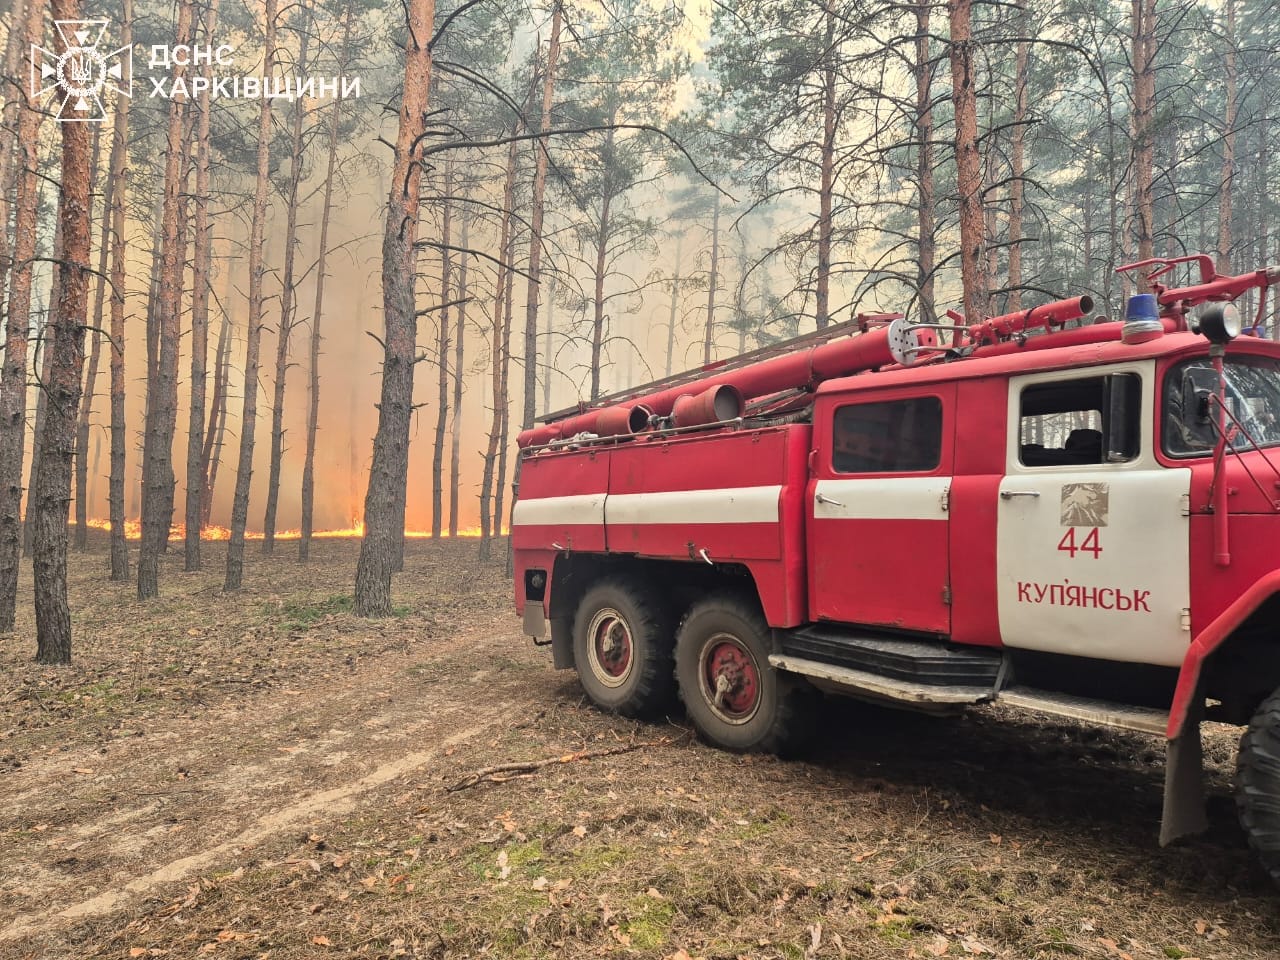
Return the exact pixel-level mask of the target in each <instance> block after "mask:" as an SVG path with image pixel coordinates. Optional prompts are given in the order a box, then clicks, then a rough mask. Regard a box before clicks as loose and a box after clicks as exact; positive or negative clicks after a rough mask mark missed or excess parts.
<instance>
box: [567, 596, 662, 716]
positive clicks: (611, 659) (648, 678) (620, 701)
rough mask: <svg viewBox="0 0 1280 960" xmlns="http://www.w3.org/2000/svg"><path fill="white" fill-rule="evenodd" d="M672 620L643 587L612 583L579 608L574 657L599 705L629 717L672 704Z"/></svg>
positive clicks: (584, 684) (584, 685) (652, 712)
mask: <svg viewBox="0 0 1280 960" xmlns="http://www.w3.org/2000/svg"><path fill="white" fill-rule="evenodd" d="M673 633H674V630H673V629H672V625H671V618H670V617H669V615H668V614H667V613H666V611H665V610H664V609H663V607H662V606H661V605H660V604H659V603H658V602H657V601H656V600H654V599H653V598H651V597H650V596H649V595H648V594H647V593H646V592H645V591H644V590H643V589H642V588H641V587H640V586H639V585H638V584H634V583H631V582H629V581H624V580H622V579H609V580H604V581H602V582H601V583H598V584H596V586H594V587H592V588H591V589H590V590H588V591H587V592H586V594H585V595H584V596H583V598H582V602H581V603H579V604H578V612H577V616H576V617H575V618H574V622H573V655H574V662H575V663H576V664H577V667H578V679H579V680H580V681H581V683H582V688H583V689H584V690H586V692H587V696H588V697H590V698H591V700H592V702H593V703H595V704H596V706H598V707H601V708H603V709H605V710H610V711H613V712H616V713H620V714H623V715H624V716H628V717H640V716H654V715H656V714H660V713H661V712H662V711H663V710H665V709H666V708H668V707H669V706H671V704H672V702H673V701H674V699H675V685H674V682H673V681H672V677H671V648H672V645H673V643H674V640H673Z"/></svg>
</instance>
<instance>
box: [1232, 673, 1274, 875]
mask: <svg viewBox="0 0 1280 960" xmlns="http://www.w3.org/2000/svg"><path fill="white" fill-rule="evenodd" d="M1236 805H1237V808H1238V809H1239V811H1240V825H1241V826H1243V827H1244V832H1245V834H1246V835H1247V836H1248V838H1249V846H1251V847H1252V848H1253V851H1254V853H1256V854H1257V855H1258V859H1259V860H1261V861H1262V866H1263V867H1264V868H1265V869H1266V871H1267V872H1268V873H1269V874H1271V878H1272V879H1273V880H1275V881H1276V882H1277V883H1280V690H1277V691H1276V692H1275V693H1273V694H1271V696H1269V697H1268V698H1267V699H1266V700H1264V701H1263V702H1262V706H1260V707H1259V708H1258V712H1257V713H1255V714H1254V715H1253V719H1252V720H1251V721H1250V722H1249V729H1248V730H1246V731H1245V733H1244V736H1243V737H1241V738H1240V753H1239V756H1238V757H1237V760H1236Z"/></svg>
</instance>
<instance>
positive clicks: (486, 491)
mask: <svg viewBox="0 0 1280 960" xmlns="http://www.w3.org/2000/svg"><path fill="white" fill-rule="evenodd" d="M611 133H612V132H611ZM515 188H516V143H515V141H514V140H512V142H511V144H510V146H509V147H508V148H507V176H506V181H505V183H504V185H503V189H502V225H501V228H500V230H499V236H500V238H501V239H500V241H499V243H498V250H499V251H501V263H500V264H499V265H498V273H497V276H496V277H495V279H494V285H493V290H494V293H493V328H492V334H491V336H490V351H491V352H490V358H489V363H490V371H489V372H490V376H489V381H490V385H491V388H492V391H493V419H492V420H491V421H490V426H489V442H488V445H487V446H486V447H485V453H484V468H483V470H482V472H481V476H480V559H481V560H488V559H489V558H490V557H491V556H492V543H491V539H492V537H494V536H496V532H495V531H494V523H493V520H494V512H493V511H492V507H493V502H494V500H495V499H496V497H495V493H496V491H495V490H494V473H495V468H496V467H497V461H498V445H499V443H500V438H501V436H502V417H503V414H504V411H505V410H506V406H507V396H506V389H505V383H504V373H505V370H506V364H507V358H506V350H505V348H504V346H503V333H502V331H503V327H504V323H503V315H504V303H505V299H504V297H505V294H506V291H507V289H508V287H507V273H508V266H507V265H508V264H509V263H510V262H511V261H510V256H509V254H510V252H511V215H512V208H513V207H514V206H515ZM602 209H604V210H606V211H607V210H608V195H607V194H606V195H605V203H604V206H603V208H602ZM603 219H604V218H602V220H603ZM604 236H605V232H604V231H603V230H602V231H601V233H600V237H601V238H603V237H604ZM596 264H597V270H596V297H597V299H596V317H597V321H596V323H597V326H596V338H595V340H593V344H592V357H593V360H592V365H591V373H592V397H593V398H594V397H596V396H598V395H599V392H600V367H599V360H598V358H599V330H600V324H602V323H603V320H602V319H601V318H602V314H601V307H602V303H603V301H602V297H603V291H602V284H603V282H604V256H603V254H600V255H599V256H598V257H597V259H596Z"/></svg>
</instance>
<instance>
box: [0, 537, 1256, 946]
mask: <svg viewBox="0 0 1280 960" xmlns="http://www.w3.org/2000/svg"><path fill="white" fill-rule="evenodd" d="M105 546H106V544H105V540H103V541H101V542H97V543H96V544H95V552H94V553H91V554H90V555H88V556H82V557H76V558H73V562H72V590H73V600H74V604H75V608H76V620H77V629H76V638H77V640H76V642H77V648H76V651H75V664H74V665H73V666H71V667H69V668H62V669H52V668H41V667H37V666H35V665H34V664H33V663H32V662H31V657H32V655H33V653H34V639H33V638H32V625H31V621H30V613H29V610H26V611H23V612H22V613H20V621H19V635H18V636H16V637H13V638H6V639H4V640H0V658H2V664H0V666H2V668H3V675H4V678H5V679H4V681H3V682H0V782H2V783H3V790H0V924H3V927H2V928H0V958H35V957H40V958H45V957H49V958H55V957H56V958H63V957H66V958H72V957H74V958H92V957H111V958H115V957H150V956H156V957H206V956H208V957H215V958H217V957H222V958H231V957H246V958H247V957H276V958H302V957H307V958H311V957H326V956H333V957H346V956H355V957H387V958H391V957H416V958H428V957H429V958H440V960H444V958H460V957H476V956H488V957H516V958H533V957H564V958H575V960H576V958H585V957H597V956H602V957H618V958H677V960H684V958H686V957H687V958H696V957H705V958H738V957H749V958H753V960H754V958H774V957H785V958H815V957H823V958H827V957H830V958H837V957H859V958H880V957H888V958H909V957H921V958H927V957H935V956H951V957H959V956H971V957H982V956H994V957H1010V958H1035V957H1041V958H1050V957H1068V956H1082V957H1098V958H1125V957H1129V958H1132V960H1139V958H1145V957H1167V958H1188V957H1198V958H1202V960H1208V958H1222V960H1241V958H1264V957H1268V958H1271V957H1277V956H1280V910H1277V904H1278V903H1280V891H1277V890H1275V889H1273V888H1272V886H1271V885H1270V883H1269V882H1268V881H1267V880H1266V878H1265V877H1264V876H1263V874H1262V872H1261V871H1260V870H1259V869H1257V868H1256V867H1255V866H1254V865H1253V864H1252V862H1251V860H1250V857H1249V855H1248V853H1247V851H1246V850H1245V848H1244V841H1243V837H1242V835H1241V833H1240V830H1239V828H1238V827H1237V826H1236V824H1235V817H1234V809H1233V805H1232V802H1231V799H1230V775H1231V767H1232V765H1233V763H1234V743H1235V738H1236V735H1237V732H1236V731H1233V730H1231V729H1229V728H1225V727H1222V728H1214V729H1213V730H1212V731H1211V732H1210V734H1209V736H1208V742H1207V748H1208V752H1209V754H1210V758H1211V759H1210V763H1211V764H1212V781H1213V782H1212V789H1213V792H1214V796H1213V799H1212V802H1211V809H1210V818H1211V821H1212V829H1211V830H1210V832H1209V834H1208V835H1207V836H1205V837H1204V838H1202V839H1199V840H1197V841H1195V842H1193V843H1189V844H1184V845H1181V846H1176V847H1173V848H1170V849H1166V850H1161V849H1160V848H1159V847H1158V846H1157V844H1156V829H1157V821H1158V817H1159V812H1160V786H1161V767H1160V760H1161V756H1160V751H1161V744H1160V743H1159V742H1158V741H1157V740H1156V739H1154V738H1149V737H1144V736H1141V735H1137V734H1126V733H1116V732H1100V731H1098V730H1095V729H1091V728H1087V727H1083V726H1077V725H1074V724H1071V723H1065V722H1057V721H1052V720H1047V719H1042V720H1037V719H1036V718H1034V717H1029V716H1025V715H1017V714H1012V713H1007V714H996V713H994V712H981V711H974V712H972V713H970V714H968V715H966V716H963V717H959V718H950V719H933V718H926V717H919V716H914V715H910V714H902V713H893V712H888V711H884V710H878V709H873V708H870V707H862V706H858V705H856V704H851V703H847V702H832V703H828V704H827V705H826V707H825V719H826V723H825V734H824V735H823V737H822V738H821V739H820V740H819V741H817V742H815V743H814V744H813V749H812V751H811V755H810V756H809V757H808V759H806V760H804V761H792V762H783V761H780V760H777V759H774V758H771V757H738V756H733V755H729V754H725V753H720V752H717V751H715V750H712V749H709V748H707V747H705V746H702V745H700V744H699V743H698V742H697V741H696V740H695V738H694V737H693V736H692V735H691V733H690V731H689V729H688V727H687V724H686V723H685V721H684V719H683V718H682V717H672V718H670V719H669V720H668V721H667V722H665V723H658V724H638V723H634V722H631V721H628V720H624V719H620V718H617V717H610V716H605V715H603V714H601V713H598V712H597V711H595V710H594V709H592V708H591V707H590V706H589V705H588V704H587V703H586V702H585V701H584V699H583V696H582V693H581V689H580V687H579V686H578V684H577V681H576V680H575V678H574V677H573V675H572V674H569V673H557V672H555V671H553V670H552V669H551V668H550V661H549V656H548V655H547V654H546V652H545V651H543V650H539V649H536V648H534V647H533V646H532V645H531V644H529V642H528V641H526V640H524V639H523V638H522V637H521V635H520V631H519V624H518V621H517V620H516V619H515V617H514V615H513V614H512V613H511V611H510V602H509V600H508V595H509V585H508V584H507V582H506V581H505V580H504V579H503V577H502V575H501V566H500V565H492V566H490V565H484V566H482V565H479V564H477V563H476V561H475V552H476V544H475V542H474V541H459V542H456V543H444V544H439V545H432V544H430V543H426V542H421V541H411V542H410V543H409V545H408V557H407V562H406V571H405V572H404V573H403V574H402V575H400V576H398V577H397V582H396V589H395V595H396V598H397V601H396V602H397V603H398V604H400V605H401V606H400V607H399V608H398V611H397V616H395V617H393V618H390V619H387V620H383V621H372V622H370V621H362V620H359V619H357V618H355V617H353V616H352V615H351V614H350V612H349V607H350V600H349V596H350V589H351V587H350V585H351V582H352V579H353V570H354V563H355V556H356V550H357V545H356V544H355V543H354V542H352V541H332V540H326V541H320V542H318V543H317V544H316V545H315V547H314V548H313V561H312V563H311V564H310V565H309V566H307V567H300V566H299V565H298V564H297V563H296V562H295V561H294V558H293V556H294V555H293V549H294V547H293V545H292V544H289V543H284V544H280V545H279V546H278V548H277V550H278V556H277V557H275V558H273V559H257V558H256V557H255V551H256V545H254V544H250V546H249V550H250V556H251V565H250V569H249V571H248V575H247V577H246V582H247V584H248V587H247V588H246V589H245V590H244V591H242V592H241V593H238V594H235V595H226V594H224V593H222V591H221V581H222V567H221V562H222V557H223V553H222V548H221V547H220V546H219V545H206V558H207V561H208V568H207V572H206V573H200V574H183V573H181V572H180V568H181V557H180V550H177V549H176V546H177V545H175V554H176V555H173V556H170V557H169V558H168V562H167V567H166V569H165V571H164V576H163V579H162V587H163V590H164V595H163V596H162V598H160V599H159V600H157V601H153V602H150V603H146V604H139V603H138V602H137V601H136V600H134V598H133V586H132V584H111V583H108V582H107V581H106V578H105V575H104V571H105V568H106V559H105ZM28 576H29V574H28ZM23 590H24V596H29V593H28V592H27V591H28V590H29V582H28V583H26V584H24V587H23ZM23 616H25V617H27V619H25V620H23V619H21V617H23ZM517 762H529V763H530V764H532V763H539V762H541V764H542V765H540V766H534V767H532V769H526V770H523V771H521V770H514V771H512V770H508V771H505V772H497V773H495V774H493V775H492V776H488V777H482V778H481V779H480V781H479V782H477V783H474V785H472V786H465V784H467V783H469V782H471V780H474V775H475V774H476V773H478V772H481V771H483V770H485V769H486V768H491V767H494V766H498V765H502V764H513V763H517ZM460 784H463V785H464V786H463V788H462V789H452V788H455V787H457V786H459V785H460Z"/></svg>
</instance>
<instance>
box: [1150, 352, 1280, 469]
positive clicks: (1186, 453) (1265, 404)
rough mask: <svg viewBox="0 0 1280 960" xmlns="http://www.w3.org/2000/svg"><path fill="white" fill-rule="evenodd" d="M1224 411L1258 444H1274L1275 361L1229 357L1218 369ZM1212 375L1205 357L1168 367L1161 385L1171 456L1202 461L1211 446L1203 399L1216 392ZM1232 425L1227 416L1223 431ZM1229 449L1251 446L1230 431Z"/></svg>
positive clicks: (1278, 409)
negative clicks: (1224, 392) (1224, 389)
mask: <svg viewBox="0 0 1280 960" xmlns="http://www.w3.org/2000/svg"><path fill="white" fill-rule="evenodd" d="M1224 372H1225V374H1226V379H1227V409H1228V410H1230V411H1231V413H1232V415H1233V416H1234V417H1235V418H1236V420H1237V421H1239V423H1240V424H1241V426H1243V427H1244V429H1245V430H1247V431H1248V432H1249V435H1250V436H1251V437H1253V439H1254V440H1255V441H1256V442H1257V443H1258V445H1259V446H1263V447H1268V446H1275V445H1276V444H1280V360H1276V359H1273V358H1270V357H1230V358H1228V359H1227V361H1226V364H1225V366H1224ZM1217 385H1218V375H1217V373H1216V372H1215V371H1214V369H1213V362H1212V361H1211V360H1210V359H1209V358H1208V357H1201V358H1199V359H1196V360H1188V361H1186V362H1184V363H1180V364H1178V365H1177V366H1175V367H1173V368H1172V369H1171V370H1170V371H1169V373H1168V375H1167V376H1166V377H1165V381H1164V418H1163V419H1164V428H1163V431H1162V433H1163V441H1162V442H1163V446H1164V452H1165V453H1166V454H1168V455H1169V456H1171V457H1204V456H1208V455H1209V454H1210V453H1212V452H1213V448H1214V446H1215V444H1216V443H1217V431H1216V428H1215V423H1216V420H1217V414H1216V411H1215V409H1214V407H1213V405H1212V404H1211V402H1210V400H1209V398H1210V396H1211V395H1212V394H1214V393H1216V392H1217ZM1232 430H1233V427H1232V424H1231V422H1230V418H1228V422H1227V432H1228V434H1229V435H1230V434H1231V433H1232ZM1236 434H1237V435H1235V436H1233V437H1232V440H1231V445H1232V447H1233V448H1234V449H1236V450H1247V449H1249V448H1250V446H1251V444H1250V443H1249V441H1248V440H1247V439H1246V438H1245V437H1244V435H1243V434H1240V433H1239V431H1236Z"/></svg>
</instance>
